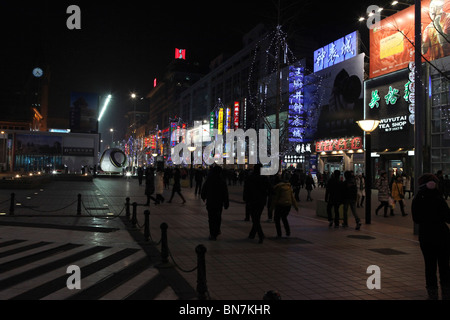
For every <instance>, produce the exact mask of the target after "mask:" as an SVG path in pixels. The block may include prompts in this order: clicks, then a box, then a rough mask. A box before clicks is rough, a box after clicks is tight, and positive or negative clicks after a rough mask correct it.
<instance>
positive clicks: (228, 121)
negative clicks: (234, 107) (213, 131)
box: [225, 108, 231, 132]
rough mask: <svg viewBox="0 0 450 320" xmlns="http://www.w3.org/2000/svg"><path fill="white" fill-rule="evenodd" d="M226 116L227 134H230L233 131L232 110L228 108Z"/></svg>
mask: <svg viewBox="0 0 450 320" xmlns="http://www.w3.org/2000/svg"><path fill="white" fill-rule="evenodd" d="M226 110H227V111H226V114H225V117H226V118H225V132H230V129H231V109H230V108H227V109H226Z"/></svg>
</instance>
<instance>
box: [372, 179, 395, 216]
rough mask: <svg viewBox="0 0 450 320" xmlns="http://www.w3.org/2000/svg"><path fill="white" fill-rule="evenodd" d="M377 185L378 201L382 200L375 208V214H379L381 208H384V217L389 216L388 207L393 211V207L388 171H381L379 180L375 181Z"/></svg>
mask: <svg viewBox="0 0 450 320" xmlns="http://www.w3.org/2000/svg"><path fill="white" fill-rule="evenodd" d="M375 186H376V188H377V189H378V201H379V202H380V205H379V206H378V207H377V208H376V209H375V214H376V215H378V211H379V210H380V209H381V208H384V217H385V218H387V217H388V215H387V211H388V208H390V211H391V213H392V211H393V209H392V207H391V206H390V204H389V198H390V196H391V189H390V188H389V180H388V178H387V173H386V171H381V172H380V178H378V180H377V182H376V183H375Z"/></svg>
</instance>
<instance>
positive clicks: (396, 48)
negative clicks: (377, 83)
mask: <svg viewBox="0 0 450 320" xmlns="http://www.w3.org/2000/svg"><path fill="white" fill-rule="evenodd" d="M403 41H404V37H403V35H402V34H401V33H400V32H397V33H394V34H393V35H391V36H389V37H386V38H384V39H381V41H380V59H384V58H387V57H390V56H393V55H394V54H397V53H401V52H403V50H404V47H403Z"/></svg>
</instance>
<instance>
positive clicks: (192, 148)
mask: <svg viewBox="0 0 450 320" xmlns="http://www.w3.org/2000/svg"><path fill="white" fill-rule="evenodd" d="M196 149H197V147H193V146H189V147H188V150H189V152H190V153H191V155H192V153H193V152H194V151H195V150H196ZM192 161H193V159H191V161H190V162H191V163H190V164H191V168H192Z"/></svg>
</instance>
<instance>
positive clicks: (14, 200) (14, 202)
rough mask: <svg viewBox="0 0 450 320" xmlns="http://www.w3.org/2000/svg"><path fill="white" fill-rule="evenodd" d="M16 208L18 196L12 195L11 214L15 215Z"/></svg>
mask: <svg viewBox="0 0 450 320" xmlns="http://www.w3.org/2000/svg"><path fill="white" fill-rule="evenodd" d="M15 206H16V194H15V193H11V204H10V205H9V214H10V215H11V216H13V215H14V207H15Z"/></svg>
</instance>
